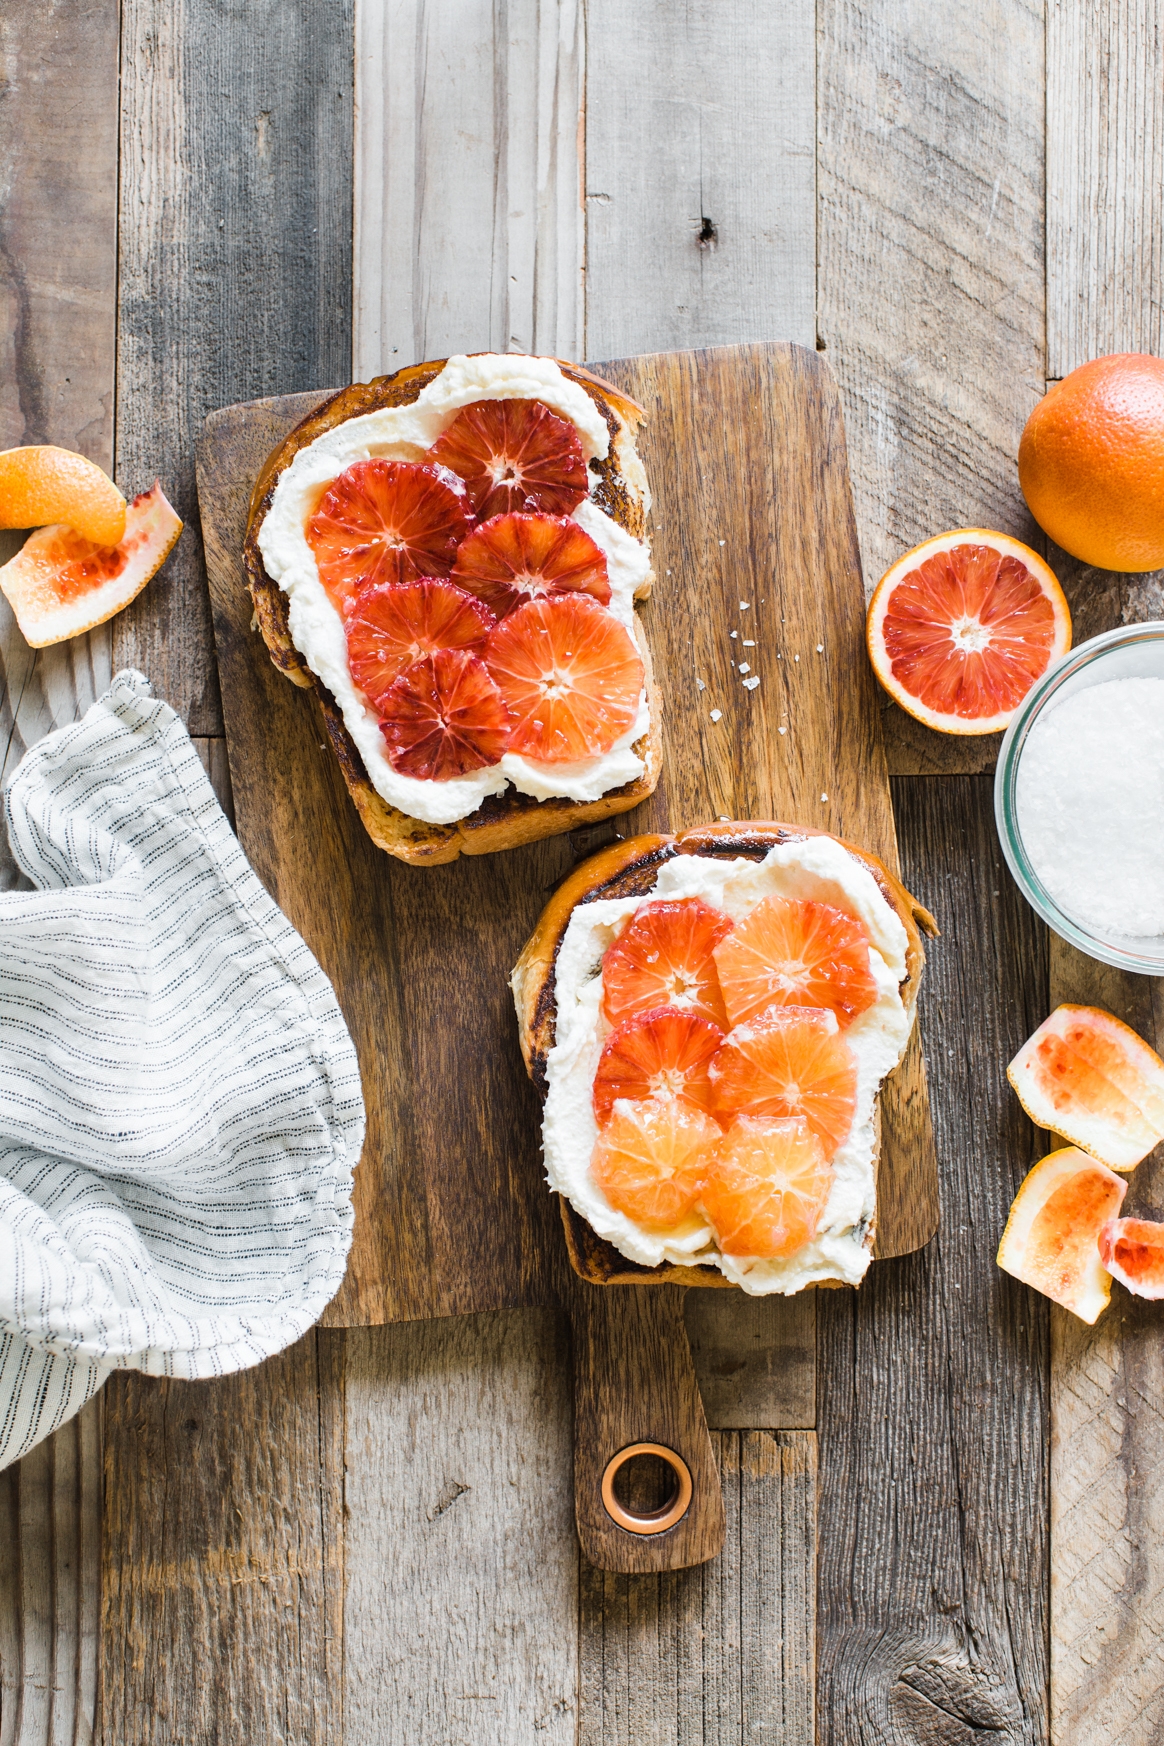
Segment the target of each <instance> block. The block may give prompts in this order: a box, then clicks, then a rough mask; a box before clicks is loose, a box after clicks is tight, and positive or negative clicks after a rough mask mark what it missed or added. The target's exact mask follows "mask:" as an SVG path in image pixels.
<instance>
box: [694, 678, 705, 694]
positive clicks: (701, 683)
mask: <svg viewBox="0 0 1164 1746" xmlns="http://www.w3.org/2000/svg"><path fill="white" fill-rule="evenodd" d="M695 683H696V684H697V685H698V687H699V689H700V690H701V691H706V690H707V686H706V685H705V684H704V683H703V680H702V679H697V680H696V681H695Z"/></svg>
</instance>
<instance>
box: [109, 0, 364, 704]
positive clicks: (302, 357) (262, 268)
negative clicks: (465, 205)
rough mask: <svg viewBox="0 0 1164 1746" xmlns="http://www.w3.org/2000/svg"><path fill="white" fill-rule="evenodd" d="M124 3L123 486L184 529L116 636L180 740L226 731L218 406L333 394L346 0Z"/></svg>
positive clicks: (344, 149) (346, 245) (122, 657)
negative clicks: (216, 583) (178, 725)
mask: <svg viewBox="0 0 1164 1746" xmlns="http://www.w3.org/2000/svg"><path fill="white" fill-rule="evenodd" d="M229 20H230V22H229V24H226V23H224V16H223V13H222V9H221V7H219V6H218V5H216V4H215V3H214V0H176V3H175V4H174V5H171V6H166V7H164V8H163V9H162V10H161V11H159V10H158V8H157V7H156V6H155V5H153V4H152V0H126V4H125V5H124V6H123V8H122V80H121V91H122V109H121V229H120V263H119V279H118V306H117V308H118V357H117V477H118V481H119V483H121V484H122V485H123V486H124V487H125V488H126V489H127V490H140V489H141V488H142V487H143V486H144V485H148V484H149V483H150V481H151V480H152V479H153V478H154V476H155V475H158V476H160V477H161V480H162V483H163V485H164V486H165V488H166V491H167V494H168V495H169V496H170V498H171V500H172V501H173V503H174V506H175V508H176V509H177V510H178V513H179V514H180V515H181V516H182V517H183V518H184V519H185V520H186V523H187V527H186V532H185V533H184V534H183V536H182V539H181V541H180V542H179V544H178V546H177V548H176V550H175V552H174V555H173V556H172V557H171V559H170V560H169V563H168V565H167V567H166V569H165V570H164V572H163V573H162V575H161V576H160V577H159V578H158V580H157V581H156V582H154V583H152V584H151V585H150V587H149V588H148V589H146V591H145V593H144V594H142V595H141V597H140V599H139V600H138V601H137V602H135V604H134V605H133V606H132V607H130V608H129V609H128V611H127V612H125V613H123V614H121V615H120V617H119V618H118V619H117V620H116V623H115V626H114V637H113V646H114V659H115V662H116V664H117V665H118V666H127V665H128V666H134V667H139V668H140V669H141V671H142V672H144V673H145V674H147V675H148V677H149V678H150V679H151V680H152V681H153V683H154V687H155V689H156V691H157V693H158V695H159V696H162V697H164V698H166V700H167V701H168V702H169V703H171V704H173V706H174V708H175V709H177V710H178V712H179V713H180V714H181V715H182V716H183V718H184V719H185V721H186V724H187V726H188V727H189V729H190V731H191V733H195V734H202V735H207V734H209V735H214V734H220V733H221V732H222V719H221V707H220V703H219V697H218V679H217V674H216V671H215V667H214V662H213V660H212V659H209V658H208V657H209V652H210V649H211V640H210V617H209V612H208V608H207V602H206V583H205V577H204V573H203V566H202V552H201V543H200V539H199V532H198V518H197V503H196V497H195V489H194V438H195V436H196V435H197V433H198V431H199V430H200V429H201V426H202V420H203V417H204V416H205V414H206V413H207V412H208V411H209V410H210V409H211V408H212V407H215V406H222V405H225V404H227V403H228V402H231V401H235V400H245V399H249V398H252V397H254V396H255V395H259V394H277V393H286V392H289V391H291V390H293V389H296V388H325V387H328V386H330V385H331V384H332V383H334V382H339V381H342V380H343V379H344V378H345V376H346V374H347V370H348V365H349V359H350V353H351V325H350V302H349V288H350V283H351V279H350V274H351V115H352V111H351V56H352V18H351V0H342V3H341V4H338V5H335V6H328V7H325V8H322V9H321V8H319V7H318V6H313V5H311V4H310V3H309V0H290V3H288V0H256V3H255V4H253V5H249V6H247V7H246V9H245V11H244V12H239V13H231V14H229Z"/></svg>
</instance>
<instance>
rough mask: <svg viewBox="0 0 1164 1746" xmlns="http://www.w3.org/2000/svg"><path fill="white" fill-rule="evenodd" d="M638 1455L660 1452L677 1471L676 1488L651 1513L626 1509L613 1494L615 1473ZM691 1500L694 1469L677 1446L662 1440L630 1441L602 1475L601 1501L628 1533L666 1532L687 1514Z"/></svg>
mask: <svg viewBox="0 0 1164 1746" xmlns="http://www.w3.org/2000/svg"><path fill="white" fill-rule="evenodd" d="M636 1455H657V1456H658V1457H659V1459H660V1460H661V1461H665V1462H666V1463H667V1466H668V1467H669V1468H670V1469H671V1471H672V1473H673V1474H674V1475H675V1490H674V1491H673V1492H672V1493H671V1496H670V1497H669V1498H668V1499H667V1501H666V1503H665V1504H663V1506H662V1508H661V1509H657V1510H651V1511H650V1512H649V1514H647V1515H642V1516H638V1515H635V1514H634V1512H633V1511H632V1510H628V1509H624V1508H623V1506H622V1504H620V1503H619V1501H618V1499H617V1498H616V1497H615V1495H614V1481H615V1476H616V1474H618V1473H619V1471H620V1470H621V1469H622V1468H623V1467H625V1466H626V1464H627V1462H628V1461H633V1460H634V1458H635V1456H636ZM690 1502H691V1469H690V1468H689V1467H688V1465H687V1463H686V1461H684V1459H683V1457H682V1455H676V1453H675V1451H674V1449H668V1448H666V1447H665V1445H664V1444H662V1443H628V1444H627V1447H626V1448H625V1449H620V1450H619V1452H618V1454H617V1455H615V1456H612V1458H611V1459H610V1460H609V1461H608V1462H607V1463H606V1470H605V1472H604V1473H603V1475H602V1503H603V1507H604V1509H605V1510H606V1513H607V1515H608V1516H609V1517H610V1519H611V1521H612V1522H617V1523H618V1525H619V1527H620V1528H625V1529H626V1531H627V1533H628V1534H665V1533H666V1531H667V1529H668V1528H673V1527H674V1526H675V1523H676V1522H678V1521H681V1520H682V1519H683V1517H684V1516H685V1515H686V1514H687V1509H688V1505H689V1504H690Z"/></svg>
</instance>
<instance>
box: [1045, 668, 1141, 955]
mask: <svg viewBox="0 0 1164 1746" xmlns="http://www.w3.org/2000/svg"><path fill="white" fill-rule="evenodd" d="M1016 804H1017V811H1018V824H1019V830H1020V833H1021V835H1022V841H1023V847H1024V848H1025V850H1026V852H1027V857H1028V859H1029V860H1030V863H1031V866H1032V867H1033V869H1034V871H1035V873H1036V875H1037V876H1038V878H1039V880H1040V881H1041V882H1042V884H1043V885H1044V886H1045V887H1046V889H1047V891H1048V892H1049V893H1050V894H1051V896H1052V897H1053V898H1054V899H1055V901H1056V903H1058V904H1060V905H1061V906H1062V908H1063V909H1064V910H1065V911H1066V912H1067V914H1068V915H1070V916H1073V917H1074V918H1075V920H1076V921H1079V922H1081V923H1082V924H1083V925H1084V926H1085V927H1087V928H1090V929H1092V930H1094V931H1095V932H1097V933H1100V934H1103V933H1112V934H1124V935H1159V934H1164V679H1109V680H1106V681H1105V682H1104V683H1103V684H1101V685H1093V686H1090V687H1089V688H1088V689H1087V690H1085V691H1077V692H1075V693H1074V695H1072V696H1069V697H1065V698H1064V699H1063V701H1062V702H1061V703H1059V704H1057V705H1055V706H1054V707H1053V708H1052V709H1050V710H1049V711H1048V712H1047V714H1046V715H1043V716H1040V718H1039V719H1038V721H1037V722H1036V723H1035V725H1034V727H1033V728H1032V729H1031V732H1030V734H1029V736H1028V738H1027V742H1026V745H1025V746H1024V747H1023V752H1022V759H1021V761H1020V763H1019V771H1018V784H1017V793H1016Z"/></svg>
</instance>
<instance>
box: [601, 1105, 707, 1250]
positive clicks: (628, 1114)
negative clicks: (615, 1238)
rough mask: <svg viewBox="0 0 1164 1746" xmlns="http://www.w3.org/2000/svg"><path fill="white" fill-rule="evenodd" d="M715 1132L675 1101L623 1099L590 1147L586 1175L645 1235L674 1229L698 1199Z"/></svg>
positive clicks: (697, 1114) (693, 1108) (698, 1115)
mask: <svg viewBox="0 0 1164 1746" xmlns="http://www.w3.org/2000/svg"><path fill="white" fill-rule="evenodd" d="M718 1143H719V1128H718V1126H717V1124H716V1123H715V1122H713V1121H712V1119H711V1117H710V1116H708V1115H705V1114H704V1113H703V1111H702V1110H701V1109H697V1108H696V1106H695V1104H693V1103H688V1102H687V1101H686V1100H685V1099H683V1098H680V1097H665V1098H643V1099H640V1100H638V1101H636V1102H630V1101H629V1100H627V1099H623V1100H622V1101H620V1102H619V1104H618V1105H617V1107H616V1108H615V1109H614V1110H613V1111H612V1113H611V1116H610V1119H609V1121H608V1122H607V1124H606V1126H605V1128H604V1129H603V1130H602V1133H601V1135H600V1137H599V1140H598V1144H597V1146H596V1147H595V1148H594V1156H593V1158H592V1159H591V1162H590V1173H591V1175H592V1176H593V1178H594V1180H595V1182H596V1183H597V1184H598V1186H599V1188H600V1189H601V1190H602V1192H603V1194H604V1195H605V1196H606V1198H607V1200H608V1201H609V1202H610V1204H611V1206H612V1207H614V1208H615V1210H616V1211H617V1212H620V1213H625V1214H626V1216H627V1218H628V1219H633V1220H634V1221H635V1223H636V1224H637V1225H642V1226H643V1227H644V1229H646V1230H648V1231H666V1230H670V1229H672V1228H673V1227H674V1226H675V1225H677V1224H678V1223H679V1221H680V1219H683V1218H686V1216H687V1214H688V1213H689V1212H690V1211H691V1209H692V1207H693V1206H694V1205H695V1202H696V1200H697V1199H698V1198H699V1193H700V1190H701V1189H702V1187H703V1183H704V1179H705V1177H706V1175H707V1168H708V1165H709V1163H710V1161H711V1155H712V1152H713V1151H714V1149H715V1147H716V1145H717V1144H718Z"/></svg>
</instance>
